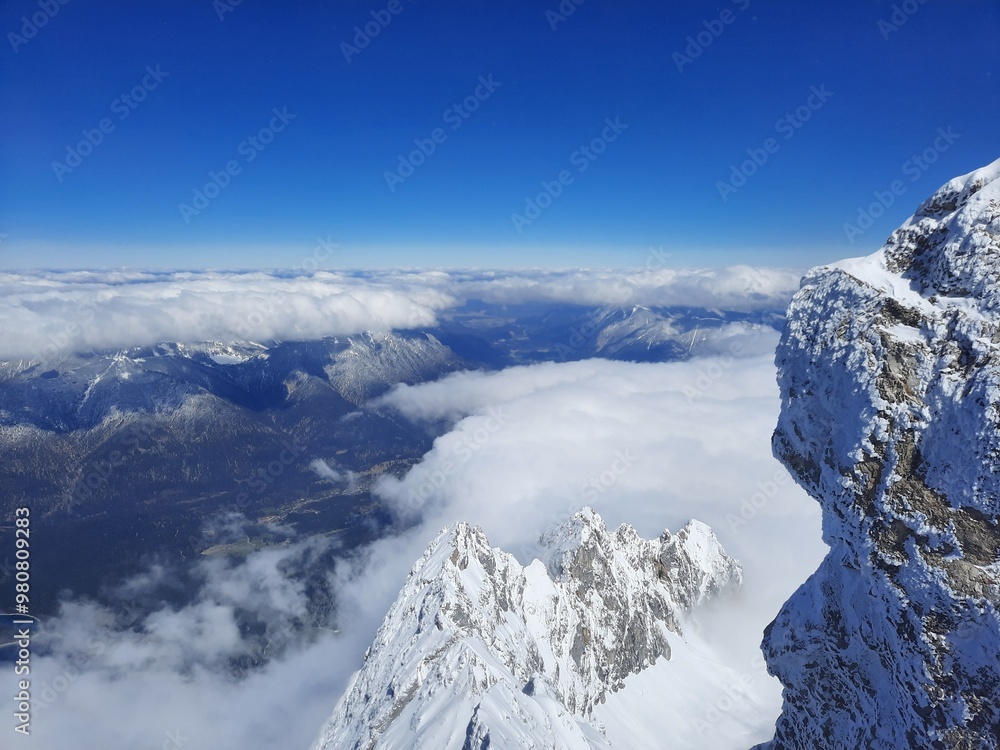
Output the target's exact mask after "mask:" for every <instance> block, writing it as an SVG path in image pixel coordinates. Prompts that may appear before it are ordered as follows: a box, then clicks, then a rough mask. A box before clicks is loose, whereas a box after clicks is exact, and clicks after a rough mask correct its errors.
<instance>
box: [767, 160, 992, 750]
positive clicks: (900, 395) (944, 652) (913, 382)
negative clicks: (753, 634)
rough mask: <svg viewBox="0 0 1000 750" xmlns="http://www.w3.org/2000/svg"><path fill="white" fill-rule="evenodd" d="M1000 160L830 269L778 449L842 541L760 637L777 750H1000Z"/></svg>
mask: <svg viewBox="0 0 1000 750" xmlns="http://www.w3.org/2000/svg"><path fill="white" fill-rule="evenodd" d="M998 313H1000V161H998V162H995V163H994V164H992V165H990V166H988V167H986V168H984V169H981V170H978V171H976V172H973V173H971V174H969V175H966V176H964V177H960V178H957V179H955V180H952V181H950V182H949V183H947V184H946V185H944V186H943V187H942V188H940V189H939V190H938V191H937V192H936V193H935V194H934V195H932V196H931V197H930V198H929V199H928V200H927V201H926V202H925V203H924V204H922V205H921V206H920V208H919V209H918V210H917V212H916V213H915V214H914V216H913V217H912V218H911V219H909V220H908V221H907V222H906V223H905V224H904V225H903V226H902V227H900V228H899V229H898V230H896V232H894V233H893V235H892V236H891V237H890V238H889V240H888V242H887V243H886V245H885V246H884V247H883V248H882V249H881V250H879V251H878V252H877V253H875V254H874V255H872V256H870V257H868V258H862V259H856V260H851V261H844V262H842V263H839V264H837V265H834V266H830V267H824V268H818V269H815V270H814V271H812V272H811V273H810V274H809V275H808V276H807V277H806V278H805V279H804V281H803V285H802V288H801V290H800V291H799V293H798V294H797V295H796V297H795V299H794V300H793V302H792V304H791V307H790V308H789V315H788V324H787V326H786V329H785V332H784V334H783V336H782V341H781V343H780V345H779V347H778V352H777V364H778V368H779V376H778V377H779V384H780V386H781V392H782V413H781V417H780V420H779V423H778V426H777V429H776V431H775V433H774V439H773V446H774V452H775V455H777V456H778V457H779V458H780V459H781V460H782V461H783V462H784V463H785V464H786V466H788V468H789V469H790V470H791V471H792V473H793V475H794V476H795V477H796V479H797V480H798V481H799V483H800V484H802V486H803V487H805V488H806V489H807V490H808V491H809V492H810V494H812V495H813V497H815V498H816V499H817V500H818V501H819V502H820V504H821V505H822V507H823V511H824V523H823V532H824V539H825V541H826V542H827V543H828V544H829V545H830V547H831V550H830V553H829V555H828V556H827V558H826V559H825V560H824V561H823V563H822V564H821V566H820V568H819V570H818V571H816V573H815V574H814V575H813V576H812V577H811V578H810V579H809V580H808V581H807V582H806V583H805V584H804V585H803V586H802V587H801V588H800V589H799V590H798V591H797V592H796V593H795V594H794V595H793V597H792V598H791V599H790V600H789V601H788V602H787V603H786V604H785V606H784V607H783V609H782V611H781V613H780V614H779V615H778V617H777V619H776V621H775V622H774V623H773V624H772V626H771V627H770V628H769V629H768V632H767V633H766V634H765V639H764V652H765V655H766V658H767V662H768V667H769V669H770V671H771V672H772V673H773V674H775V675H776V676H777V677H778V678H779V679H780V680H781V681H782V683H783V685H784V688H785V690H784V708H783V712H782V715H781V717H780V719H779V720H778V723H777V728H776V734H775V737H774V740H773V741H772V743H771V744H770V745H769V746H768V747H770V748H773V749H774V750H777V749H778V748H804V747H810V748H812V747H824V748H826V747H830V748H834V747H835V748H855V747H865V748H905V747H921V748H924V747H926V748H953V747H954V748H959V747H961V748H997V747H1000V657H998V654H1000V617H998V604H1000V429H998V428H1000V413H998V405H1000V349H998V343H1000V325H998V324H1000V318H998Z"/></svg>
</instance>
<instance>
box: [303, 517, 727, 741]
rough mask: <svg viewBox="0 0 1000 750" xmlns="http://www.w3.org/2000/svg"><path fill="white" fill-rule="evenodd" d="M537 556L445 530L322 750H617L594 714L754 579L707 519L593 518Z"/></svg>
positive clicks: (473, 531) (477, 534)
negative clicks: (524, 556) (709, 601)
mask: <svg viewBox="0 0 1000 750" xmlns="http://www.w3.org/2000/svg"><path fill="white" fill-rule="evenodd" d="M539 549H540V552H541V556H542V557H543V558H544V560H537V559H536V560H535V561H534V562H532V563H531V564H530V565H528V566H527V567H522V566H521V565H520V564H519V563H518V562H517V560H516V559H515V558H514V557H513V556H512V555H510V554H508V553H506V552H503V551H502V550H499V549H493V548H491V547H490V544H489V541H488V540H487V538H486V536H485V534H484V533H483V531H482V530H481V529H479V528H478V527H471V526H469V525H468V524H464V523H460V524H457V525H455V526H452V527H450V528H448V529H445V530H444V531H442V532H441V534H440V535H439V536H438V538H437V539H435V540H434V542H432V543H431V545H430V546H429V547H428V548H427V550H426V552H425V553H424V555H423V557H422V558H421V559H420V560H418V561H417V563H416V565H414V567H413V569H412V570H411V572H410V575H409V577H408V579H407V581H406V584H405V585H404V586H403V589H402V591H401V592H400V594H399V597H398V599H397V600H396V602H395V604H394V605H393V607H392V608H391V610H390V611H389V614H388V615H387V616H386V618H385V620H384V622H383V623H382V626H381V628H380V629H379V631H378V633H377V635H376V637H375V642H374V643H373V644H372V646H371V648H370V649H369V650H368V651H367V653H366V655H365V662H364V666H363V667H362V668H361V670H360V671H359V672H358V673H357V674H356V675H355V676H354V677H353V679H352V681H351V684H350V685H349V686H348V689H347V691H346V693H345V695H344V696H343V697H342V698H341V700H340V702H339V703H338V704H337V707H336V710H335V711H334V714H333V716H332V718H331V720H330V722H329V723H328V725H327V727H326V728H325V729H324V731H323V732H322V735H321V737H320V739H319V740H318V742H317V743H316V745H315V748H316V750H338V749H339V748H368V749H372V748H386V749H388V748H404V747H405V748H434V750H448V749H450V748H454V750H471V749H473V748H475V750H481V749H483V748H487V747H494V748H518V747H521V748H553V749H555V748H559V749H560V750H562V749H564V748H568V749H573V748H609V747H611V745H610V744H609V742H608V740H607V739H606V738H605V736H604V734H603V732H602V731H601V728H600V726H599V725H598V724H597V723H596V722H594V720H593V717H592V713H593V710H594V708H595V706H597V705H599V704H601V703H603V702H604V701H605V700H606V698H607V696H608V695H610V694H611V693H613V692H614V691H616V690H618V689H620V688H621V687H622V685H623V684H624V680H625V679H626V678H627V677H629V676H630V675H633V674H637V673H639V672H641V671H643V670H644V669H646V668H647V667H649V666H651V665H652V664H654V663H655V662H656V661H657V660H658V659H661V658H669V657H670V645H669V640H668V638H670V637H674V638H676V635H673V634H679V633H680V628H679V626H678V624H677V618H678V616H679V615H680V614H681V613H683V612H684V611H687V610H688V609H690V608H691V607H692V606H695V605H697V604H698V603H700V602H702V601H703V600H705V599H706V598H708V597H711V596H713V595H715V594H717V593H719V592H721V591H723V590H725V589H727V588H730V587H736V586H739V585H740V584H741V583H742V572H741V569H740V566H739V564H738V563H737V562H736V561H735V560H733V559H732V558H730V557H728V556H727V555H726V553H725V551H724V550H723V549H722V547H721V546H720V545H719V542H718V541H717V540H716V538H715V536H714V534H712V532H711V530H710V529H709V528H708V527H707V526H705V525H704V524H701V523H699V522H697V521H692V522H690V523H689V524H688V525H686V526H685V527H684V528H682V529H681V530H680V531H679V532H678V533H677V534H676V535H673V534H670V533H669V532H664V533H663V535H662V536H661V537H660V538H659V539H656V540H646V539H643V538H641V537H640V536H639V535H638V533H637V532H636V531H635V529H633V528H631V527H629V526H622V527H620V528H619V529H618V530H617V531H613V532H612V531H609V530H608V529H607V528H606V527H605V525H604V522H603V520H602V519H601V517H600V516H599V515H598V514H597V513H595V512H594V511H593V510H590V509H584V510H582V511H580V512H579V513H577V514H576V515H575V516H573V517H572V518H571V519H570V520H569V521H568V522H567V523H566V524H565V525H563V526H562V527H560V528H558V529H555V530H553V531H551V532H549V533H548V534H546V535H545V536H543V537H542V539H541V540H540V543H539Z"/></svg>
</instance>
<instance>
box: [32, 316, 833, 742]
mask: <svg viewBox="0 0 1000 750" xmlns="http://www.w3.org/2000/svg"><path fill="white" fill-rule="evenodd" d="M766 337H770V338H768V339H767V340H763V339H764V338H766ZM774 337H775V334H774V333H773V332H771V331H766V332H765V333H764V334H763V337H762V339H761V340H758V341H757V342H756V343H755V346H753V347H747V348H746V349H747V351H748V352H749V353H750V355H749V356H746V357H733V356H731V355H730V354H724V355H721V356H713V357H709V358H699V359H694V360H691V361H688V362H682V363H666V364H635V363H624V362H609V361H603V360H589V361H583V362H571V363H558V364H541V365H534V366H530V367H517V368H510V369H508V370H505V371H501V372H497V373H457V374H453V375H450V376H448V377H446V378H444V379H443V380H441V381H439V382H436V383H429V384H424V385H418V386H400V387H397V388H395V389H394V390H392V391H391V392H390V393H389V394H387V395H386V396H384V397H382V398H381V399H380V401H379V407H380V408H392V409H396V410H398V411H399V412H400V413H402V414H403V415H405V416H406V417H408V418H410V419H413V420H416V421H429V422H433V421H438V420H442V419H443V420H447V421H448V422H449V423H451V424H452V425H453V426H452V428H451V429H450V431H449V432H447V433H446V434H444V435H443V436H442V437H440V438H438V439H437V440H436V441H435V443H434V445H433V448H432V449H431V450H430V451H429V452H428V453H427V454H426V455H425V456H424V458H423V459H422V461H421V462H420V463H418V464H417V465H416V466H414V467H413V469H411V471H410V472H409V473H408V474H407V475H406V476H405V477H403V478H402V479H393V478H385V479H383V480H382V482H381V484H380V485H379V491H380V493H381V494H382V496H383V497H384V498H386V499H387V500H388V501H389V502H390V503H392V505H393V506H394V507H396V508H397V509H398V510H399V511H400V512H401V513H403V514H405V515H408V516H409V517H410V518H411V519H413V520H416V521H417V525H416V526H415V527H414V528H413V529H411V530H410V531H409V532H407V533H406V534H404V535H402V536H401V537H397V538H393V539H385V540H382V541H379V542H376V543H374V544H373V545H370V546H369V547H368V548H366V549H365V550H363V551H362V552H361V553H360V554H359V555H358V556H356V558H355V559H353V560H352V561H349V562H348V563H345V564H343V565H341V566H340V568H339V569H338V571H337V579H336V591H337V601H338V607H339V616H338V627H340V629H341V630H340V632H339V633H338V634H336V635H334V634H332V633H325V634H324V635H323V636H322V637H321V638H320V639H319V640H318V641H316V642H314V643H312V644H310V645H304V644H303V645H301V646H300V647H299V648H297V649H296V648H293V649H292V650H291V651H289V653H288V654H287V655H286V656H284V657H282V658H280V659H278V660H277V661H275V662H274V663H272V664H271V665H270V666H269V667H267V669H265V670H264V671H262V672H260V673H258V674H255V675H253V676H251V677H250V678H248V679H246V680H243V681H241V682H238V683H236V682H233V681H231V680H229V679H227V678H226V677H224V676H222V675H223V674H224V670H221V669H220V668H219V659H220V657H221V656H224V655H225V654H228V653H231V652H233V651H234V650H237V649H238V648H239V644H238V643H236V642H235V641H234V633H233V630H232V627H233V611H234V609H235V608H236V607H249V608H251V609H253V610H254V611H259V612H261V613H262V617H265V619H266V618H272V619H274V618H279V617H280V616H281V613H286V614H287V613H292V614H294V613H296V612H299V611H301V608H302V607H303V606H304V599H303V596H304V594H303V592H302V591H301V589H299V588H297V587H296V586H294V585H292V584H290V583H289V582H288V581H287V580H285V579H284V577H283V576H282V575H281V572H280V571H281V560H282V559H283V558H282V556H283V555H290V554H296V552H295V550H296V549H297V548H296V547H293V548H292V549H291V550H287V551H268V552H267V553H266V554H264V553H259V554H258V555H257V556H253V557H251V558H250V559H249V560H248V562H247V565H246V567H244V568H241V569H239V570H238V571H236V572H234V571H232V570H223V569H222V567H221V566H220V567H219V568H218V569H214V568H206V579H205V584H204V586H203V587H202V590H201V592H200V593H199V595H198V596H197V597H196V601H195V602H194V603H192V604H191V605H190V606H188V607H185V608H183V609H180V610H175V609H171V608H165V609H164V610H163V611H161V612H160V613H157V614H156V615H154V616H153V617H151V618H150V619H149V620H147V621H146V622H145V623H144V628H142V629H141V630H143V631H144V632H145V634H147V635H148V636H149V637H148V638H146V639H145V640H143V639H142V638H140V637H139V635H135V634H132V633H126V634H120V635H118V636H116V638H117V640H113V641H108V642H107V644H106V647H105V648H104V649H103V650H102V653H101V654H99V655H96V656H93V657H87V656H86V655H87V654H88V647H89V646H88V644H91V643H93V642H94V639H95V638H100V637H101V636H100V635H99V632H100V627H101V625H102V620H103V619H107V617H108V615H107V614H106V613H102V612H100V611H99V610H97V609H95V608H92V607H77V608H75V609H69V610H67V611H66V613H65V614H64V616H63V618H61V619H60V621H58V622H56V623H50V625H49V626H50V628H52V629H53V630H54V631H55V632H56V633H58V636H59V639H60V640H58V641H57V648H56V653H55V655H53V656H49V657H44V658H43V657H39V658H38V659H37V662H36V667H35V668H37V670H38V671H37V680H38V682H37V683H36V685H38V686H39V687H40V686H41V685H42V684H43V683H48V684H50V685H51V684H53V680H55V679H56V678H57V677H58V676H59V675H60V674H62V675H65V674H66V672H67V669H69V668H70V667H71V665H72V664H73V663H74V660H75V661H76V662H80V661H81V658H82V668H81V669H80V670H79V674H78V675H77V676H75V677H74V678H73V680H72V681H70V682H68V685H67V687H66V689H65V690H63V691H61V692H60V693H59V696H58V698H57V700H56V702H55V703H54V704H53V705H52V706H51V707H50V708H48V709H46V710H45V711H43V712H39V713H38V715H37V717H36V722H35V724H34V725H33V729H34V734H33V737H32V738H31V740H29V741H28V742H22V743H19V744H21V745H23V746H24V747H25V748H28V750H35V749H36V748H39V749H41V748H51V747H78V748H81V750H90V748H98V747H100V748H102V750H126V749H127V750H135V748H160V747H162V746H164V743H165V742H166V741H167V738H168V736H167V732H174V731H179V732H180V733H181V734H182V735H183V736H184V737H186V738H188V739H187V741H186V742H185V743H184V744H183V745H182V747H183V748H185V750H202V749H203V748H204V749H205V750H207V749H208V748H219V747H224V748H230V747H231V748H239V749H240V750H265V749H267V750H269V749H270V748H273V747H283V748H290V749H294V748H301V749H302V750H306V749H307V748H308V746H309V743H310V741H311V740H312V739H313V737H314V736H315V735H316V734H317V733H318V731H319V730H320V728H321V726H322V724H323V722H324V721H325V719H326V717H327V715H328V714H329V712H330V711H331V710H332V708H333V705H334V703H335V702H336V699H337V698H338V697H339V694H340V691H341V690H343V688H344V686H345V685H346V680H347V678H348V677H349V675H350V673H351V672H352V671H353V670H355V669H357V668H358V667H359V666H360V663H361V656H362V654H363V652H364V649H365V648H367V646H368V645H369V644H370V642H371V639H372V637H373V636H374V633H375V630H376V629H377V627H378V625H379V623H380V621H381V618H382V616H383V615H384V614H385V612H386V611H387V609H388V607H389V605H390V604H391V602H392V601H393V600H394V599H395V596H396V593H397V592H398V590H399V588H400V586H401V585H402V583H403V580H404V578H405V576H406V573H407V571H408V570H409V568H410V566H411V565H412V563H413V561H414V560H416V559H417V557H419V555H420V553H421V552H422V550H423V548H424V546H425V545H426V544H427V543H428V542H429V541H430V540H431V539H432V538H433V537H434V535H435V534H436V532H437V531H438V529H439V528H441V527H442V526H444V525H446V524H449V523H452V522H455V521H458V520H465V521H470V522H473V523H477V524H480V525H481V526H482V527H483V528H484V530H485V531H486V533H487V534H488V536H489V537H490V539H491V541H492V542H493V544H495V545H497V546H501V547H504V548H507V549H509V550H511V551H513V552H515V553H516V554H518V555H519V556H520V557H521V558H522V560H523V561H526V560H527V559H529V558H530V556H531V551H532V545H533V543H534V541H535V539H536V537H537V535H538V534H539V533H540V532H541V531H543V530H545V529H547V528H550V527H551V526H552V525H554V524H557V523H559V522H561V521H563V520H564V519H566V518H567V517H568V516H569V515H570V514H572V513H573V512H575V511H576V510H577V509H579V508H580V507H582V506H583V505H591V506H593V507H595V508H596V509H597V510H598V511H599V512H600V513H601V514H602V515H603V516H604V518H605V520H606V521H607V522H608V524H609V525H610V526H612V527H615V526H617V525H618V524H620V523H629V524H631V525H633V526H635V527H636V528H637V529H638V530H639V531H640V533H642V534H643V535H644V536H647V537H651V536H655V535H657V534H659V533H660V532H661V531H662V530H663V529H664V528H670V529H672V530H677V529H678V528H679V527H680V526H681V525H682V524H683V523H684V522H685V521H687V520H688V519H689V518H697V519H699V520H702V521H705V522H706V523H708V524H710V525H711V526H712V527H713V528H714V529H715V530H716V533H717V534H718V536H719V537H720V539H721V541H722V543H723V544H724V545H725V547H726V549H727V550H728V551H729V552H730V553H731V554H733V555H734V556H736V557H737V558H739V559H740V560H741V561H742V563H743V565H744V571H745V577H746V585H745V588H744V590H743V592H742V593H741V594H739V595H738V596H736V597H735V598H733V599H731V600H729V601H727V602H724V603H722V604H720V605H718V606H716V607H713V608H710V609H709V610H708V611H706V612H703V613H701V614H700V615H698V618H697V620H696V621H694V622H692V623H689V625H688V627H689V628H691V629H692V630H700V631H701V637H702V639H703V640H704V641H705V642H711V643H714V644H715V648H716V649H717V651H716V653H715V654H714V655H713V658H717V659H718V660H719V661H722V662H724V663H727V664H731V665H734V667H735V668H736V669H737V670H738V671H740V672H746V671H747V666H746V665H749V664H756V666H755V667H754V668H755V669H757V670H758V674H757V677H756V678H755V679H754V682H753V684H754V686H755V688H754V690H755V692H756V697H757V698H758V699H759V700H760V702H761V703H762V704H763V705H766V706H768V707H770V709H771V713H770V714H768V713H766V712H765V713H764V714H762V715H761V716H760V720H759V723H758V725H757V726H756V727H754V731H756V732H757V735H756V736H757V737H758V739H765V738H766V737H767V736H768V732H769V729H770V727H771V725H772V724H773V720H774V718H775V717H776V716H777V713H778V710H779V707H780V686H779V685H778V684H777V682H776V681H775V680H772V679H771V678H768V677H766V676H764V674H763V671H762V668H761V667H760V660H759V651H758V644H759V642H760V638H761V634H762V631H763V629H764V627H765V626H766V625H767V623H768V622H769V621H770V620H771V619H772V618H773V617H774V615H775V614H776V613H777V611H778V608H779V607H780V606H781V604H782V603H783V602H784V601H785V600H786V599H787V598H788V596H789V595H790V594H791V592H792V591H793V590H794V589H795V588H796V587H797V586H798V585H799V584H800V583H801V582H802V581H804V580H805V578H806V577H807V576H808V575H809V574H810V573H811V572H812V571H813V570H814V569H815V568H816V566H817V565H818V563H819V561H820V559H821V558H822V556H823V554H824V552H825V547H824V545H823V544H822V542H821V538H820V512H819V507H818V505H817V504H816V503H815V502H813V501H811V500H810V499H809V498H808V497H807V496H806V495H805V494H804V492H803V491H801V490H800V489H799V488H797V487H796V486H795V485H794V484H792V482H791V481H790V480H789V479H788V477H787V473H786V472H785V470H784V469H783V468H782V467H781V466H780V465H779V464H778V463H777V462H776V461H775V460H774V459H773V458H772V457H771V455H770V443H769V438H770V434H771V431H772V429H773V426H774V424H775V421H776V418H777V414H778V406H779V404H778V393H777V388H776V385H775V379H774V366H773V364H772V362H771V355H770V353H769V352H768V353H766V354H760V353H758V352H759V351H760V350H769V349H770V348H771V347H773V344H774ZM157 575H158V574H157V572H156V571H155V570H154V571H152V572H151V575H150V578H151V579H155V578H156V577H157ZM291 637H292V636H291V635H289V639H291ZM107 640H108V639H107V637H105V641H107ZM81 655H83V656H82V657H81ZM64 679H65V677H64ZM706 689H708V688H706ZM719 697H720V699H721V698H723V696H722V695H720V696H719ZM725 720H726V717H725V716H723V717H722V718H721V719H720V720H719V723H718V726H720V727H724V724H725ZM720 731H721V730H720ZM722 733H723V734H724V732H722ZM19 739H20V738H19ZM705 741H706V745H705V746H709V747H720V748H721V747H723V746H722V745H713V744H712V742H711V737H710V736H706V740H705ZM746 746H749V743H748V744H747V745H744V746H743V748H741V750H745V747H746Z"/></svg>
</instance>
